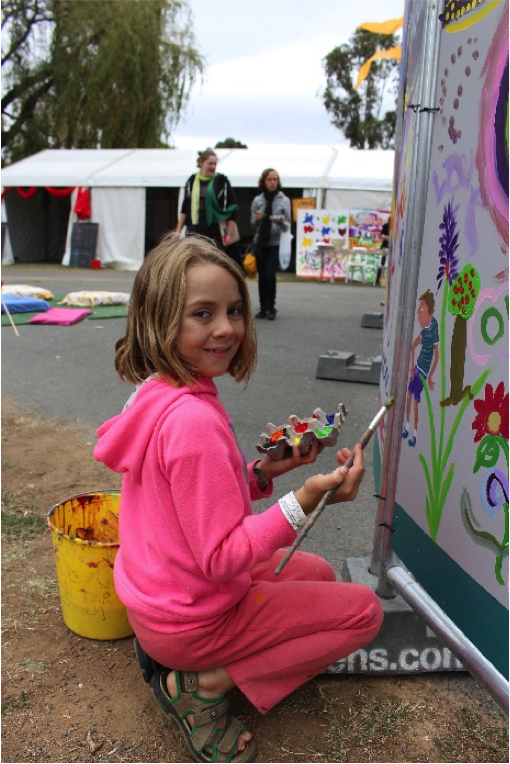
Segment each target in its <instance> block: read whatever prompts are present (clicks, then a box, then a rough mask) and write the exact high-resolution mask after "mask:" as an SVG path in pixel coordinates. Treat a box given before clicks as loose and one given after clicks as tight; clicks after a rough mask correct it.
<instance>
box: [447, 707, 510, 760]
mask: <svg viewBox="0 0 510 764" xmlns="http://www.w3.org/2000/svg"><path fill="white" fill-rule="evenodd" d="M434 742H435V745H436V748H437V750H438V751H439V752H440V753H441V754H442V755H443V756H444V757H445V758H444V761H451V762H457V761H459V762H467V761H472V762H478V761H483V762H501V761H508V730H507V729H506V728H504V727H498V726H496V725H494V724H488V723H487V720H486V718H485V717H483V716H482V715H481V714H477V713H475V712H474V711H472V710H471V709H469V708H464V709H462V712H461V714H460V716H459V717H458V726H455V727H454V726H453V725H452V727H450V728H449V729H448V731H447V735H442V736H441V737H440V738H438V739H437V740H435V741H434Z"/></svg>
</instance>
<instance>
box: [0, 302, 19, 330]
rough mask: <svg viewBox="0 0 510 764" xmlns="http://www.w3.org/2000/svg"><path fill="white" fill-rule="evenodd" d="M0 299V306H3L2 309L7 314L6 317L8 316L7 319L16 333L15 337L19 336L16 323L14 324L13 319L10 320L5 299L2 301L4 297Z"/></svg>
mask: <svg viewBox="0 0 510 764" xmlns="http://www.w3.org/2000/svg"><path fill="white" fill-rule="evenodd" d="M1 300H2V306H3V309H4V310H5V313H6V315H7V318H8V319H9V321H10V322H11V326H12V328H13V329H14V334H15V335H16V337H19V332H18V330H17V329H16V325H15V323H14V321H13V320H12V316H11V314H10V312H9V308H8V307H7V305H6V304H5V301H4V298H3V297H2V298H1Z"/></svg>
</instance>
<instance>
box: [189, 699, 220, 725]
mask: <svg viewBox="0 0 510 764" xmlns="http://www.w3.org/2000/svg"><path fill="white" fill-rule="evenodd" d="M228 708H229V703H228V700H227V699H226V698H223V699H222V700H221V702H220V703H215V704H213V705H211V706H205V707H204V708H202V709H200V711H194V710H193V709H192V708H190V713H191V714H193V720H194V724H193V726H194V727H202V726H203V725H204V724H209V723H210V722H214V723H216V722H217V721H218V720H219V719H221V717H222V716H225V714H226V713H227V711H228Z"/></svg>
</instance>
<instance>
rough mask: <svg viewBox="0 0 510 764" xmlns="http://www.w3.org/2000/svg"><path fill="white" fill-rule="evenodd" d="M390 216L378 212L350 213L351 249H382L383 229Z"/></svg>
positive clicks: (358, 211)
mask: <svg viewBox="0 0 510 764" xmlns="http://www.w3.org/2000/svg"><path fill="white" fill-rule="evenodd" d="M389 216H390V213H389V212H380V211H378V210H351V211H350V213H349V247H380V246H381V243H382V240H383V235H382V227H383V225H384V224H385V223H386V222H387V220H388V218H389Z"/></svg>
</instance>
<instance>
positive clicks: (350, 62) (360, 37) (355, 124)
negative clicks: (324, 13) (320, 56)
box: [322, 30, 399, 149]
mask: <svg viewBox="0 0 510 764" xmlns="http://www.w3.org/2000/svg"><path fill="white" fill-rule="evenodd" d="M397 44H398V41H397V38H396V37H395V35H391V34H374V33H373V32H367V31H364V30H357V31H356V32H355V33H354V34H353V35H352V37H351V38H350V40H349V43H348V44H344V45H339V46H338V47H337V48H334V49H333V50H332V51H331V52H330V53H328V54H327V56H326V57H325V59H324V60H323V66H324V70H325V73H326V88H325V89H324V92H323V93H322V99H323V103H324V106H325V108H326V111H327V112H328V114H329V115H330V118H331V122H332V123H333V125H335V127H338V129H339V130H341V131H342V132H343V134H344V135H345V137H346V138H347V140H348V141H349V143H350V145H351V146H352V147H353V148H357V149H376V148H382V149H387V148H394V144H393V142H394V137H395V124H396V110H395V109H390V110H388V111H384V106H385V104H387V103H388V98H390V99H391V98H393V99H394V101H395V102H396V93H397V88H396V84H395V83H396V75H397V71H398V67H399V64H398V62H397V61H395V60H393V59H380V60H378V61H374V62H373V63H372V66H371V67H370V73H369V75H368V77H367V78H366V80H365V81H364V82H363V83H362V85H361V86H360V88H359V89H358V90H356V89H355V87H354V86H355V83H356V81H357V78H358V72H359V70H360V68H361V66H362V65H363V64H364V63H365V61H367V60H368V59H369V58H371V57H372V56H373V55H374V53H375V52H376V51H378V50H390V48H394V47H395V46H396V45H397ZM390 102H391V101H390Z"/></svg>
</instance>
